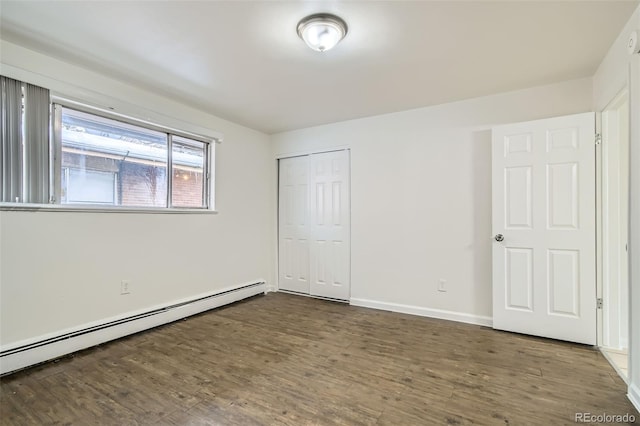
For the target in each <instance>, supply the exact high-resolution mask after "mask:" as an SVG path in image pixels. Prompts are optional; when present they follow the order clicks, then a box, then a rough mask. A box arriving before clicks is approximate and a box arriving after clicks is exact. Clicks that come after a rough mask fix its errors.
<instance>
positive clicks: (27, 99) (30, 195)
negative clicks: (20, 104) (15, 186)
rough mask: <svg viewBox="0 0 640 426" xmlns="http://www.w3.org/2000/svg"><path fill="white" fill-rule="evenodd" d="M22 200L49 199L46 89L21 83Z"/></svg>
mask: <svg viewBox="0 0 640 426" xmlns="http://www.w3.org/2000/svg"><path fill="white" fill-rule="evenodd" d="M24 106H25V112H24V121H25V123H24V124H25V126H24V155H25V165H26V170H25V172H26V173H25V202H27V203H48V202H49V90H47V89H44V88H42V87H38V86H34V85H32V84H26V83H25V85H24Z"/></svg>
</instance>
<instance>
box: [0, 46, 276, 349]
mask: <svg viewBox="0 0 640 426" xmlns="http://www.w3.org/2000/svg"><path fill="white" fill-rule="evenodd" d="M0 48H1V51H2V56H1V60H2V64H1V68H0V73H2V74H3V75H7V76H9V77H13V78H17V79H21V80H24V81H28V82H31V83H34V84H39V85H42V86H44V87H48V88H51V89H52V90H53V91H54V92H55V93H58V94H63V95H65V96H68V97H72V98H76V99H80V100H84V101H86V102H89V103H93V104H98V105H105V106H106V105H109V106H115V107H116V111H121V112H124V113H129V114H132V115H134V116H137V117H142V118H147V119H150V120H152V121H155V122H161V123H163V124H167V125H170V126H173V127H176V128H180V129H184V130H189V131H193V132H198V133H211V132H212V131H215V132H219V133H222V134H223V135H224V142H223V143H222V144H221V145H218V146H217V158H216V208H217V210H219V214H217V215H211V214H207V215H168V214H155V215H150V214H122V213H69V212H67V213H62V212H7V211H3V212H0V235H1V241H0V336H1V340H0V343H1V344H2V345H3V347H7V345H10V346H13V344H15V343H16V342H20V341H25V340H27V341H28V340H33V339H36V340H37V338H38V337H41V336H44V335H47V334H49V333H57V332H59V331H61V330H66V329H70V328H71V329H73V328H79V327H82V326H83V325H84V324H87V323H90V322H94V321H100V320H103V319H105V318H111V317H117V316H123V315H126V314H129V313H133V312H137V311H141V310H146V309H148V308H151V307H154V306H157V305H164V304H167V303H172V302H175V301H178V300H185V299H189V298H191V297H194V296H197V295H200V294H203V293H212V292H215V291H216V290H219V289H222V288H225V287H230V286H235V285H240V284H245V283H252V282H256V281H263V280H266V281H268V282H269V283H271V282H272V277H273V275H274V268H273V265H274V261H273V259H274V256H275V254H274V253H273V250H272V248H273V245H274V243H273V241H272V238H273V235H272V234H273V233H272V226H273V225H272V224H273V221H274V219H273V216H274V211H275V208H274V205H273V197H272V195H271V190H272V185H273V182H274V181H275V176H274V174H273V173H274V171H273V167H272V162H271V151H270V145H269V138H268V136H267V135H265V134H262V133H259V132H256V131H253V130H251V129H248V128H245V127H242V126H238V125H235V124H233V123H230V122H228V121H225V120H222V119H219V118H217V117H214V116H212V115H209V114H207V113H205V112H202V111H198V110H195V109H192V108H190V107H189V106H187V105H182V104H178V103H175V102H173V101H171V100H170V99H167V98H163V97H160V96H157V95H154V94H152V93H149V92H145V91H143V90H140V89H137V88H134V87H132V86H128V85H126V84H124V83H121V82H118V81H115V80H112V79H109V78H107V77H105V76H102V75H99V74H96V73H93V72H90V71H87V70H85V69H82V68H79V67H75V66H71V65H69V64H66V63H64V62H61V61H58V60H55V59H52V58H50V57H47V56H44V55H42V54H39V53H36V52H33V51H30V50H27V49H24V48H21V47H19V46H16V45H14V44H11V43H7V42H4V41H3V42H2V44H1V46H0ZM122 279H128V280H130V281H131V289H132V292H131V294H130V295H126V296H121V295H120V281H121V280H122Z"/></svg>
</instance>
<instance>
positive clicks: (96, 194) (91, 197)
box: [62, 169, 117, 205]
mask: <svg viewBox="0 0 640 426" xmlns="http://www.w3.org/2000/svg"><path fill="white" fill-rule="evenodd" d="M64 171H66V172H67V173H66V176H65V179H64V180H63V185H64V187H63V188H62V193H63V194H64V196H65V199H66V202H67V203H70V204H76V203H90V204H106V205H116V204H117V198H116V174H115V173H113V172H97V171H94V170H83V169H65V170H64ZM64 171H63V172H64Z"/></svg>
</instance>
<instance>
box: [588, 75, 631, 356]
mask: <svg viewBox="0 0 640 426" xmlns="http://www.w3.org/2000/svg"><path fill="white" fill-rule="evenodd" d="M624 102H626V103H627V106H628V107H629V103H630V94H629V87H628V85H627V84H625V86H624V87H623V88H622V89H621V90H620V91H619V92H618V93H617V94H616V95H615V96H614V97H613V98H612V99H611V100H610V101H609V102H608V103H607V105H606V106H605V107H604V108H603V109H602V110H601V111H598V112H597V113H596V133H597V134H599V135H600V136H601V138H602V139H601V143H600V144H598V145H597V149H596V265H597V273H596V292H597V295H598V296H597V297H598V298H599V299H601V300H602V301H603V302H602V308H601V309H598V312H597V318H596V324H597V345H598V346H599V347H603V348H612V349H618V348H617V347H611V346H608V345H606V344H605V343H606V342H605V340H607V339H605V337H606V335H607V333H608V331H607V330H605V325H606V324H608V321H607V318H605V312H606V311H607V310H606V309H605V308H606V307H608V306H610V304H611V300H608V298H607V297H606V296H607V295H608V290H609V288H608V286H607V283H608V279H607V278H606V277H605V273H607V272H608V271H609V270H610V267H608V266H607V265H608V256H607V249H608V241H607V237H608V236H609V231H608V223H607V218H608V215H607V214H606V207H607V205H606V204H607V203H606V201H608V199H609V197H608V195H609V194H608V189H607V187H606V183H607V175H606V172H607V171H608V170H609V167H608V166H609V164H608V162H607V160H608V156H607V155H606V154H607V153H606V152H605V140H604V139H605V135H604V131H605V129H604V120H603V116H604V114H605V113H606V112H607V111H612V110H614V109H617V108H618V107H619V106H620V105H621V104H622V103H624ZM629 136H630V135H629ZM628 139H630V137H629V138H628ZM628 142H630V140H629V141H628ZM628 198H629V194H628V193H627V199H628ZM628 233H629V228H628V224H627V234H628ZM627 256H628V254H627ZM628 278H629V277H628ZM627 286H628V289H627V290H628V294H630V287H631V282H630V280H627ZM619 291H620V289H619V288H618V297H619ZM627 314H628V315H627V322H628V324H627V332H628V333H627V340H626V346H627V348H628V346H629V340H630V325H631V324H630V310H629V309H627ZM619 316H620V312H618V317H619ZM623 343H624V342H623Z"/></svg>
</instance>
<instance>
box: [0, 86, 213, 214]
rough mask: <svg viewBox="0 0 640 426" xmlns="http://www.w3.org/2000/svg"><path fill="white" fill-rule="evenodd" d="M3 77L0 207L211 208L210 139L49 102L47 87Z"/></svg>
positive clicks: (69, 103)
mask: <svg viewBox="0 0 640 426" xmlns="http://www.w3.org/2000/svg"><path fill="white" fill-rule="evenodd" d="M0 77H1V80H0V86H1V89H2V97H1V98H0V100H1V102H2V105H1V106H2V108H0V115H1V117H0V118H1V119H2V121H3V123H5V124H6V125H4V124H3V126H2V129H0V154H2V155H0V158H1V159H2V161H0V202H4V203H32V204H33V203H35V204H45V203H55V204H60V205H66V206H69V207H72V206H78V207H80V208H83V207H88V208H95V207H98V208H100V207H101V208H116V209H117V208H120V209H123V208H124V209H127V208H135V209H142V210H145V209H194V210H195V209H199V210H208V209H212V207H213V206H212V199H211V198H212V197H211V195H212V191H211V188H212V182H211V178H210V177H211V167H212V163H213V160H212V159H213V154H214V150H213V148H214V146H215V144H214V143H213V142H214V141H215V139H214V138H206V137H201V136H197V135H194V134H190V133H188V132H182V131H178V130H173V129H169V128H165V127H162V126H159V125H155V124H151V123H147V122H144V121H141V120H136V119H132V118H128V117H124V116H121V115H119V114H115V113H113V112H109V111H105V110H100V109H95V108H91V107H87V106H84V105H80V104H76V103H74V102H67V101H60V102H58V101H57V100H56V102H54V103H51V102H50V96H49V91H48V90H46V89H43V88H40V87H37V86H33V85H29V84H27V83H23V82H20V81H16V80H13V79H10V78H7V77H4V76H0ZM49 129H51V135H52V138H51V139H52V142H51V143H50V141H49Z"/></svg>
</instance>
